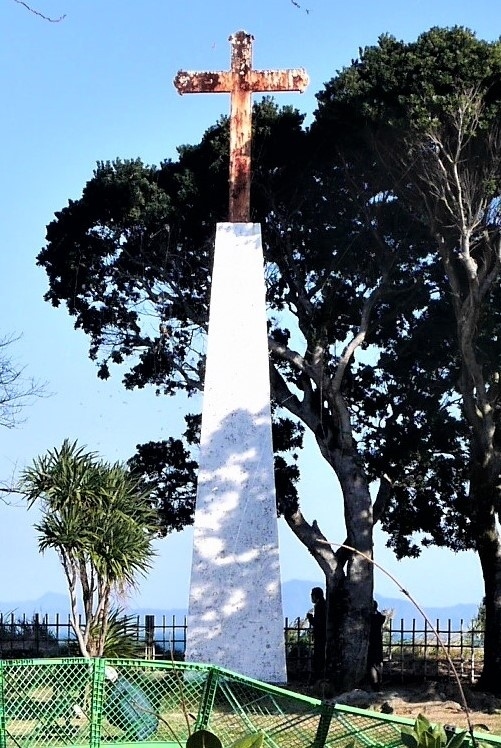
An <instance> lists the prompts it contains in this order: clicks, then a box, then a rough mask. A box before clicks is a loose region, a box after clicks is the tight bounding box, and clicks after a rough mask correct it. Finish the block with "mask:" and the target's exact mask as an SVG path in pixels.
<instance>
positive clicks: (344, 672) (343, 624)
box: [326, 453, 374, 691]
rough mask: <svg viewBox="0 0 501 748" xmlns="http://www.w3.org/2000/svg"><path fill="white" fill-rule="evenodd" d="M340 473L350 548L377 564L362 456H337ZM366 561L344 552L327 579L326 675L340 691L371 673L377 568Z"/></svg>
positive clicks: (357, 555) (340, 551)
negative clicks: (369, 653) (369, 661)
mask: <svg viewBox="0 0 501 748" xmlns="http://www.w3.org/2000/svg"><path fill="white" fill-rule="evenodd" d="M335 470H336V474H337V476H338V478H339V481H340V484H341V489H342V492H343V500H344V515H345V522H346V532H347V540H346V545H348V546H351V547H353V548H356V550H357V551H359V552H360V554H363V556H366V557H368V558H369V559H372V530H373V517H372V502H371V497H370V493H369V485H368V481H367V478H366V475H365V472H364V470H363V469H362V468H361V467H360V465H359V464H358V463H357V459H356V456H353V455H352V456H349V455H346V454H341V453H337V454H335ZM363 556H362V555H359V554H358V553H353V552H350V551H346V549H339V551H338V552H337V559H338V566H337V569H336V571H335V573H334V574H331V575H329V576H328V577H326V584H327V611H328V612H327V658H326V674H327V677H328V679H329V680H330V681H332V683H333V685H334V687H335V689H336V691H347V690H350V689H352V688H355V687H356V686H359V685H360V683H361V682H362V681H363V680H364V678H365V676H366V672H367V644H368V636H369V621H370V613H371V611H372V600H373V592H374V574H373V570H374V567H373V565H372V563H371V562H370V561H368V560H367V559H366V558H364V557H363Z"/></svg>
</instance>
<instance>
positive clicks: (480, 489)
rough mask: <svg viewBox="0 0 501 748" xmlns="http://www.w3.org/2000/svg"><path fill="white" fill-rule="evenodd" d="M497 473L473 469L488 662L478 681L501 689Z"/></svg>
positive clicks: (482, 685)
mask: <svg viewBox="0 0 501 748" xmlns="http://www.w3.org/2000/svg"><path fill="white" fill-rule="evenodd" d="M497 462H498V461H497V460H496V463H497ZM496 473H498V474H499V471H496V470H492V469H491V470H485V468H484V469H482V468H481V467H480V468H479V470H478V471H477V470H476V471H473V472H472V480H471V484H470V494H471V497H472V499H473V501H472V504H473V506H474V507H475V512H474V524H473V526H474V531H475V537H476V549H477V553H478V556H479V559H480V564H481V566H482V575H483V579H484V605H485V634H484V666H483V670H482V675H481V677H480V680H479V683H478V685H479V687H480V688H481V689H482V690H485V691H489V692H492V693H501V534H500V525H499V518H498V513H497V511H496V506H497V496H498V494H499V486H498V484H499V479H496V475H495V474H496ZM486 478H487V480H486ZM489 484H490V485H489Z"/></svg>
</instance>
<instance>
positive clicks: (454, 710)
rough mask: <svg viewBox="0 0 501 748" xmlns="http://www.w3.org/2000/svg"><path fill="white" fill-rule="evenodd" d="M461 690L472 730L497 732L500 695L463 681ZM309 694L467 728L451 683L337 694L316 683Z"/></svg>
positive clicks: (500, 728) (500, 733)
mask: <svg viewBox="0 0 501 748" xmlns="http://www.w3.org/2000/svg"><path fill="white" fill-rule="evenodd" d="M463 691H464V697H465V699H466V703H467V706H468V714H469V719H470V722H471V724H472V725H473V729H474V730H475V732H477V733H478V734H481V733H482V732H487V733H489V734H491V735H497V736H501V698H497V697H495V696H493V695H492V694H486V693H481V692H479V691H477V690H475V689H474V688H471V687H469V686H467V685H463ZM309 695H311V696H315V697H316V698H325V699H328V700H329V701H330V700H332V701H333V702H335V703H337V704H347V705H350V706H356V707H359V708H361V709H371V710H374V711H378V712H383V713H386V714H394V715H396V716H400V717H407V718H409V719H414V718H415V717H417V716H418V714H424V715H425V716H426V717H427V718H428V719H429V720H430V721H431V722H439V723H441V724H443V725H454V726H455V727H456V728H458V729H468V719H467V713H466V710H465V708H464V706H463V703H462V698H461V695H460V693H459V690H458V687H457V685H456V684H455V683H449V682H448V683H437V682H428V683H425V684H420V685H412V686H399V685H388V686H383V688H382V690H381V691H380V692H378V693H372V692H367V691H363V690H361V689H355V690H354V691H349V692H347V693H344V694H340V695H338V696H332V695H331V694H329V693H328V692H327V691H326V688H325V686H323V685H322V684H321V683H320V684H317V686H315V687H313V688H312V689H311V690H310V691H309Z"/></svg>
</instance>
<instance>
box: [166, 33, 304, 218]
mask: <svg viewBox="0 0 501 748" xmlns="http://www.w3.org/2000/svg"><path fill="white" fill-rule="evenodd" d="M253 40H254V37H253V36H252V35H251V34H247V33H246V32H245V31H237V33H236V34H233V35H232V36H230V38H229V41H230V43H231V69H230V70H224V71H219V72H206V73H197V72H188V71H182V70H180V71H179V72H178V74H177V76H176V78H175V79H174V85H175V87H176V88H177V90H178V92H179V93H180V94H185V93H229V94H231V99H230V101H231V106H230V176H229V188H230V197H229V208H228V219H229V221H230V222H234V223H238V222H247V221H249V218H250V181H251V133H252V94H253V93H267V92H275V91H277V92H278V91H299V92H301V93H302V92H303V91H304V90H305V88H306V86H307V85H308V82H309V81H308V75H307V73H306V72H305V71H304V70H303V69H302V68H291V69H286V70H253V68H252V42H253Z"/></svg>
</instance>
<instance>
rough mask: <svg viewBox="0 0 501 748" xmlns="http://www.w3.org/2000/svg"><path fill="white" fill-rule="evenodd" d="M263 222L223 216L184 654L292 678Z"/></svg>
mask: <svg viewBox="0 0 501 748" xmlns="http://www.w3.org/2000/svg"><path fill="white" fill-rule="evenodd" d="M283 625H284V620H283V609H282V599H281V590H280V566H279V553H278V532H277V518H276V504H275V484H274V474H273V450H272V441H271V416H270V382H269V364H268V345H267V330H266V308H265V285H264V276H263V251H262V245H261V229H260V226H259V224H252V223H221V224H218V225H217V233H216V246H215V256H214V271H213V276H212V292H211V308H210V320H209V338H208V348H207V370H206V377H205V388H204V402H203V411H202V434H201V449H200V467H199V478H198V493H197V507H196V512H195V533H194V547H193V563H192V571H191V587H190V602H189V612H188V633H187V637H188V638H187V651H186V658H187V660H189V661H192V662H193V661H195V662H208V663H214V664H216V665H220V666H222V667H226V668H229V669H230V670H235V671H237V672H239V673H242V674H244V675H247V676H249V677H252V678H257V679H259V680H264V681H266V682H269V683H284V682H285V681H286V667H285V648H284V632H283Z"/></svg>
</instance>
